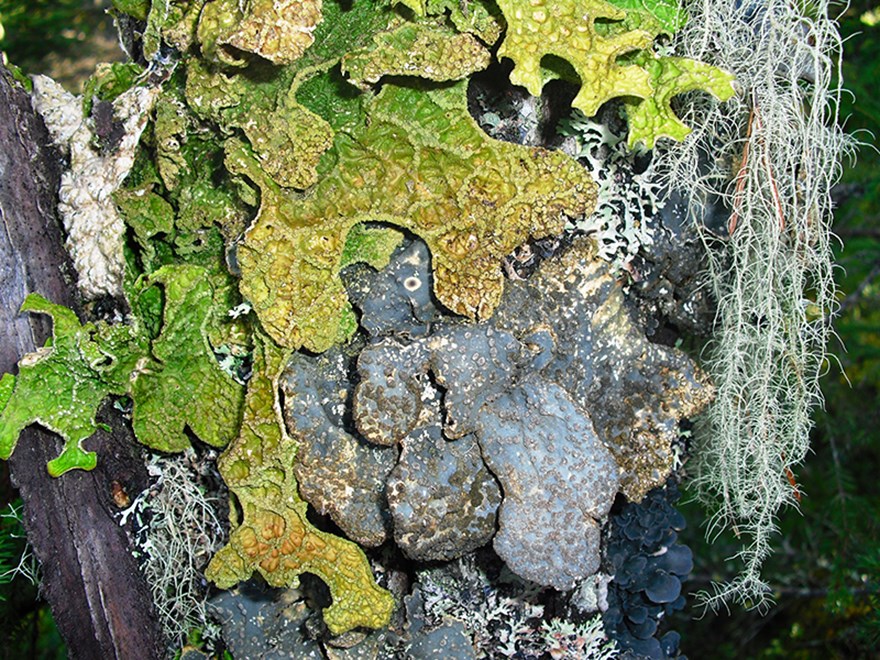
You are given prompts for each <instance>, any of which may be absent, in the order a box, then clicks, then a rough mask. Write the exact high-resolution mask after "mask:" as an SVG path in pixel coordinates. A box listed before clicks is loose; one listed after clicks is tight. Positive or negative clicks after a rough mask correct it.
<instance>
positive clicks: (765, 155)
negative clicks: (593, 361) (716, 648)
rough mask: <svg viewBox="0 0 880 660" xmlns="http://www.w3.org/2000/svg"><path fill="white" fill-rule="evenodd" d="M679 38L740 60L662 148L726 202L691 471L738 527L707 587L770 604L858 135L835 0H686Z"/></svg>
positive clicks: (679, 175)
mask: <svg viewBox="0 0 880 660" xmlns="http://www.w3.org/2000/svg"><path fill="white" fill-rule="evenodd" d="M687 9H688V11H689V12H690V13H691V14H692V16H691V20H690V22H689V23H688V24H687V26H685V28H684V29H683V30H682V32H681V33H680V34H679V37H678V39H677V40H676V42H675V45H676V48H677V50H678V51H679V52H680V53H681V54H682V55H685V56H687V57H693V58H698V59H701V60H705V61H710V62H713V63H714V64H717V65H718V66H720V67H723V68H724V69H726V70H728V71H731V72H732V73H733V74H734V75H735V76H736V78H737V81H738V84H739V85H740V86H741V88H742V89H743V93H742V94H741V95H738V96H737V97H736V98H735V99H733V100H731V101H730V102H728V103H727V104H724V105H715V104H706V103H694V104H692V105H691V106H690V107H689V108H688V109H687V111H686V114H685V117H684V119H685V121H686V122H687V123H688V124H690V125H691V126H693V127H694V128H695V130H694V133H692V134H691V135H690V136H689V137H688V138H687V139H686V140H685V142H684V144H683V145H682V146H681V147H680V148H678V149H674V150H673V149H669V150H662V151H660V152H659V154H658V159H659V160H658V164H657V165H658V171H659V172H661V173H662V174H663V178H664V180H665V183H666V184H667V185H668V186H669V187H670V188H671V189H676V190H680V191H681V192H682V193H683V194H684V195H685V196H686V198H687V200H688V202H689V203H690V204H691V206H692V208H693V209H694V215H695V216H696V219H697V220H698V221H699V220H702V218H703V216H704V215H706V214H707V213H708V212H707V211H706V209H707V208H708V207H709V206H710V205H711V204H713V203H715V202H716V201H717V200H721V202H722V203H723V204H724V205H725V207H726V208H727V209H729V210H730V217H729V220H728V226H727V227H726V229H727V234H728V236H726V237H725V240H724V241H723V242H719V241H717V240H716V239H715V238H713V237H712V236H711V235H710V234H709V232H708V231H704V232H703V236H704V238H705V240H706V241H707V243H708V244H709V246H710V249H709V250H707V253H708V255H709V257H710V262H709V278H710V282H711V286H712V289H713V293H714V295H715V298H716V299H717V301H718V312H717V316H716V324H715V325H716V328H715V337H714V339H713V341H712V343H711V345H710V346H709V349H708V350H707V351H706V364H707V369H708V371H709V372H710V374H711V376H712V378H713V380H714V382H715V384H716V387H717V391H718V394H717V399H716V402H715V404H714V405H713V406H711V408H710V409H709V411H708V413H707V415H706V416H705V417H704V419H703V420H702V425H701V426H700V427H699V428H698V431H699V432H698V433H697V434H696V437H697V441H698V442H697V449H696V452H695V461H694V463H695V466H694V471H695V485H696V486H697V488H698V490H699V491H700V493H701V494H702V496H703V498H704V501H705V502H706V504H707V506H708V507H709V508H710V509H711V510H713V511H715V514H714V517H713V519H712V524H711V526H710V529H709V534H710V536H714V535H716V534H717V533H720V531H721V530H723V529H724V528H732V529H733V530H735V532H736V533H737V534H738V536H740V538H741V539H743V543H744V547H743V549H742V550H741V552H739V553H738V555H737V559H738V560H739V561H740V562H741V566H742V569H741V573H740V574H739V575H738V576H736V577H735V578H733V579H732V580H731V581H730V582H727V583H724V584H720V585H716V591H715V592H714V593H713V594H704V595H705V599H706V602H707V603H709V604H710V605H713V606H719V605H722V604H726V603H729V602H731V601H736V602H740V603H742V604H744V605H746V606H750V607H766V606H767V605H768V603H769V601H770V599H771V592H770V587H769V586H768V585H767V584H766V583H765V582H764V581H763V579H762V577H761V565H762V563H763V562H764V560H765V559H766V558H767V557H768V556H769V555H770V553H771V552H772V537H773V535H774V534H775V533H776V531H777V526H776V516H777V512H778V511H779V509H780V508H781V507H784V506H796V505H797V501H796V499H797V490H796V489H793V488H792V485H791V483H790V482H789V478H788V475H792V474H793V473H794V472H795V471H796V470H797V467H798V465H799V464H800V463H801V462H802V461H803V459H804V457H805V456H806V454H807V451H808V449H809V433H810V428H811V427H812V420H811V418H810V413H811V411H812V410H813V409H814V408H815V406H817V405H821V402H822V397H821V391H820V389H819V377H820V375H821V373H822V371H823V369H824V368H825V364H826V356H827V354H826V350H827V349H826V343H827V340H828V337H829V333H830V324H829V319H830V318H832V317H833V309H834V305H835V286H834V279H833V276H832V274H833V273H832V271H833V264H832V249H831V240H832V236H831V231H830V224H831V210H832V200H831V190H832V186H833V185H834V184H835V182H836V181H837V180H838V178H839V176H840V171H841V160H842V158H843V157H844V156H845V155H847V154H848V153H849V152H850V151H851V149H852V145H853V143H852V141H851V140H850V139H848V138H847V136H846V135H845V134H844V133H843V131H842V130H841V128H840V127H839V125H838V123H837V119H838V117H837V107H838V105H837V104H838V101H839V98H840V92H841V88H840V84H841V83H840V75H839V74H840V68H839V67H840V53H841V42H840V35H839V33H838V31H837V27H836V24H835V21H834V19H833V18H831V16H830V15H829V11H830V7H829V3H828V2H827V1H826V0H819V1H818V2H816V3H812V4H811V5H810V9H809V10H807V11H804V10H802V9H801V8H800V7H799V5H797V4H792V3H790V2H787V1H786V0H767V2H764V3H761V4H760V5H753V4H748V3H740V2H738V1H737V0H702V1H700V2H691V3H688V4H687Z"/></svg>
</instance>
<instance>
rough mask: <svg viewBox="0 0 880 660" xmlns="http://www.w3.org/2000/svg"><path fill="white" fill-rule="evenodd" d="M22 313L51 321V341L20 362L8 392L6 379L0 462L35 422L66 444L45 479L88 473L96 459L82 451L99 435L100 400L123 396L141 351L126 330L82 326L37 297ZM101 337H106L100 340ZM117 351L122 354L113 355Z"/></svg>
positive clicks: (9, 379)
mask: <svg viewBox="0 0 880 660" xmlns="http://www.w3.org/2000/svg"><path fill="white" fill-rule="evenodd" d="M21 309H22V311H23V312H33V313H38V314H46V315H48V316H50V317H51V318H52V321H53V324H54V329H53V339H52V341H51V342H50V343H49V344H47V345H46V346H44V347H43V348H40V349H38V350H37V351H35V352H33V353H28V354H27V355H25V356H24V357H23V358H22V359H21V360H20V361H19V365H18V368H19V371H18V376H17V377H16V378H15V379H14V388H12V389H11V391H9V390H10V388H11V387H12V386H11V384H12V383H13V379H12V377H11V376H9V375H8V374H7V375H5V376H4V381H3V383H4V387H3V389H4V390H5V391H6V394H4V395H3V398H6V403H5V405H4V406H3V409H2V412H0V458H3V459H7V458H9V456H10V455H11V454H12V452H13V450H14V449H15V445H16V443H17V442H18V437H19V434H20V433H21V431H22V430H23V429H24V428H25V427H27V426H29V425H31V424H33V423H38V424H40V425H41V426H43V427H45V428H47V429H49V430H51V431H54V432H55V433H57V434H58V435H60V436H61V438H62V439H63V441H64V446H63V449H62V451H61V454H60V455H59V456H58V457H57V458H55V459H54V460H52V461H51V462H50V463H49V474H51V475H52V476H56V477H57V476H59V475H61V474H64V473H65V472H67V471H69V470H73V469H83V470H91V469H92V468H94V467H95V465H96V464H97V456H96V454H95V452H92V451H87V450H85V449H83V447H82V442H83V440H85V439H86V438H88V437H89V436H90V435H92V434H93V433H94V432H95V431H97V429H98V427H97V425H96V424H95V412H96V411H97V409H98V406H100V405H101V402H102V401H103V400H104V398H105V397H107V396H108V395H110V394H117V395H122V394H125V393H126V392H127V390H128V383H127V382H126V375H127V373H126V372H129V373H130V371H131V370H132V369H133V367H134V360H133V358H134V355H136V354H137V352H139V349H141V348H142V346H140V345H138V343H137V342H136V341H135V342H134V343H135V346H134V349H135V350H134V351H132V350H131V348H132V346H131V345H130V343H131V342H132V341H133V340H134V336H133V334H131V333H129V330H128V327H127V326H115V327H111V326H106V325H102V326H100V327H99V326H96V325H95V324H92V323H87V324H85V325H82V324H81V323H80V322H79V319H78V318H77V317H76V314H74V313H73V312H72V311H71V310H69V309H67V308H66V307H62V306H60V305H54V304H52V303H50V302H49V301H47V300H46V299H45V298H42V297H41V296H38V295H36V294H32V295H30V296H28V298H27V299H26V300H25V302H24V305H22V308H21ZM99 333H103V334H105V335H106V336H107V338H106V339H105V340H104V341H101V339H100V337H99ZM108 339H109V340H110V341H107V340H108ZM119 348H121V349H123V351H122V352H120V353H118V352H116V350H114V349H119ZM133 353H134V355H133Z"/></svg>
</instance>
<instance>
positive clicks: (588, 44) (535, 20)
mask: <svg viewBox="0 0 880 660" xmlns="http://www.w3.org/2000/svg"><path fill="white" fill-rule="evenodd" d="M498 6H499V7H500V8H501V11H502V12H504V18H505V19H506V20H507V33H506V34H505V37H504V41H503V42H502V44H501V47H500V48H499V50H498V57H499V58H501V57H509V58H510V59H512V60H513V62H514V67H513V71H512V72H511V74H510V80H511V82H513V83H514V84H516V85H522V86H523V87H525V88H526V89H527V90H528V91H529V94H532V95H533V96H538V95H540V93H541V89H542V88H543V87H544V83H545V82H547V80H549V78H550V77H551V76H550V74H549V73H548V71H547V69H545V68H544V67H542V62H543V61H544V60H545V58H546V57H547V56H555V57H558V58H562V59H563V60H565V61H566V62H567V63H568V64H570V65H571V67H572V68H573V69H574V71H575V73H576V74H577V75H578V77H579V78H580V83H581V88H580V91H579V92H578V95H577V96H576V97H575V98H574V100H573V101H572V103H571V104H572V106H574V107H575V108H577V109H579V110H580V111H581V112H583V113H584V114H585V115H587V116H592V115H595V114H596V112H597V111H598V110H599V107H600V106H601V105H602V104H603V103H605V101H608V100H609V99H612V98H615V97H618V96H635V97H637V98H647V97H648V96H650V95H651V92H652V88H651V83H650V79H649V76H648V72H647V71H645V70H644V69H642V68H641V67H638V66H635V65H621V64H619V63H618V62H617V58H619V57H621V56H622V55H626V54H627V53H630V52H632V51H635V50H641V49H644V48H647V47H648V46H650V44H651V42H652V40H653V35H652V34H651V33H650V32H647V31H645V30H628V31H625V32H622V33H620V34H612V35H609V36H607V37H606V36H602V35H601V34H599V32H598V31H597V30H596V27H595V23H596V21H597V20H599V19H601V20H603V21H604V20H622V19H624V18H625V17H626V12H625V11H623V10H622V9H618V8H617V7H615V6H614V5H612V4H610V3H608V2H605V0H531V2H528V3H523V2H519V1H518V0H498Z"/></svg>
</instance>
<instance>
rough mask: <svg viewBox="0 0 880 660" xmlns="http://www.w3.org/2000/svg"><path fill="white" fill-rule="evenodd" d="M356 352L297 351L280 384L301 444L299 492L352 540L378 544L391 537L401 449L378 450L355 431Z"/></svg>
mask: <svg viewBox="0 0 880 660" xmlns="http://www.w3.org/2000/svg"><path fill="white" fill-rule="evenodd" d="M352 359H353V358H352V356H351V353H350V352H348V351H346V349H344V348H342V347H334V348H333V349H331V350H329V351H327V352H326V353H324V354H322V355H319V356H310V355H306V354H304V353H296V354H294V355H293V357H292V358H291V360H290V362H289V363H288V366H287V369H286V370H285V371H284V374H283V375H282V378H281V381H280V384H281V390H282V393H283V395H284V401H285V405H284V417H285V422H286V424H287V428H288V432H289V433H290V435H291V437H292V438H294V439H296V440H297V441H298V442H299V443H300V448H299V452H298V462H297V465H296V467H295V472H296V478H297V480H298V482H299V488H300V494H301V495H302V497H303V498H304V499H305V500H306V501H308V502H309V503H310V504H311V505H312V506H314V507H315V509H317V510H318V511H319V512H320V513H321V514H329V515H330V517H331V518H332V519H333V521H334V522H335V523H336V524H337V525H339V527H340V528H342V530H343V531H344V532H345V533H346V535H347V536H349V538H351V539H353V540H355V541H357V542H358V543H360V544H361V545H365V546H370V547H372V546H377V545H380V544H381V543H383V542H384V541H385V540H386V539H387V538H388V536H389V531H390V518H389V515H388V510H387V503H386V501H385V480H386V479H387V477H388V473H389V472H390V471H391V469H392V468H393V467H394V465H395V463H396V462H397V454H398V449H397V447H379V446H376V445H374V444H371V443H368V442H366V441H365V440H364V439H363V438H360V437H358V436H356V435H354V434H352V433H350V432H349V431H348V430H346V429H348V428H351V424H350V421H348V416H349V415H350V407H351V397H352V392H353V383H352V381H351V379H350V377H349V369H350V361H351V360H352Z"/></svg>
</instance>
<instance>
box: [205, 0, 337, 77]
mask: <svg viewBox="0 0 880 660" xmlns="http://www.w3.org/2000/svg"><path fill="white" fill-rule="evenodd" d="M321 4H322V3H321V0H247V1H246V2H241V1H240V0H214V2H209V3H208V4H206V5H205V7H204V8H203V9H202V13H201V16H200V18H199V25H198V29H197V35H198V39H199V42H200V43H201V48H202V54H203V55H204V56H205V57H206V58H208V59H215V60H217V61H219V62H222V63H223V64H227V65H233V66H242V65H245V64H247V58H246V57H245V56H244V54H247V53H253V54H255V55H259V56H260V57H263V58H265V59H267V60H269V61H270V62H272V63H273V64H290V63H291V62H294V61H296V60H297V59H298V58H299V57H300V56H301V55H302V54H303V53H304V52H305V50H306V49H307V48H308V47H309V46H311V45H312V43H313V42H314V37H313V36H312V32H313V31H314V29H315V26H316V25H317V24H318V23H320V22H321Z"/></svg>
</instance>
